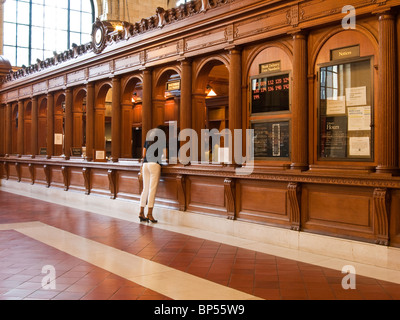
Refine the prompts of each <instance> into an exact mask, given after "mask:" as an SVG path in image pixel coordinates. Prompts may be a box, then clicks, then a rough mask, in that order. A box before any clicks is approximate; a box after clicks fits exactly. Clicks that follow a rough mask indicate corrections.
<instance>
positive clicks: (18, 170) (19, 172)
mask: <svg viewBox="0 0 400 320" xmlns="http://www.w3.org/2000/svg"><path fill="white" fill-rule="evenodd" d="M15 170H16V172H17V181H18V182H21V165H20V163H19V162H16V163H15Z"/></svg>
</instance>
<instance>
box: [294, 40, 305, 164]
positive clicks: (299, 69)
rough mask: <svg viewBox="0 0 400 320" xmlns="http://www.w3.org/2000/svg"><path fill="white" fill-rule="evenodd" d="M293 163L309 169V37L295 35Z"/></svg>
mask: <svg viewBox="0 0 400 320" xmlns="http://www.w3.org/2000/svg"><path fill="white" fill-rule="evenodd" d="M293 56H294V57H293V84H292V97H293V99H292V114H293V119H292V164H291V169H298V170H307V169H308V134H307V133H308V105H307V102H308V99H307V93H308V91H307V83H308V79H307V37H306V35H304V34H302V33H296V34H294V35H293Z"/></svg>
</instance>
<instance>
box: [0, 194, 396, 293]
mask: <svg viewBox="0 0 400 320" xmlns="http://www.w3.org/2000/svg"><path fill="white" fill-rule="evenodd" d="M132 214H133V215H134V214H135V213H132ZM23 222H26V223H28V225H29V224H30V223H32V222H34V223H38V222H40V224H42V225H43V226H45V228H44V229H43V230H44V231H46V230H50V229H46V228H53V229H54V230H60V233H62V232H65V233H68V234H70V235H77V236H79V239H81V240H82V241H84V240H85V239H88V240H90V241H91V243H96V244H101V245H104V248H107V247H111V248H112V249H113V250H114V249H117V250H119V251H121V252H122V253H124V254H130V255H131V256H132V257H133V258H134V257H138V258H141V259H142V261H151V262H153V263H156V264H157V265H161V266H165V267H168V268H170V269H168V270H176V271H179V272H183V273H184V274H187V275H188V276H190V277H193V278H190V279H197V278H199V279H203V280H207V281H210V283H212V284H213V285H215V286H216V288H218V285H220V286H223V287H226V288H231V289H234V290H233V291H232V292H233V293H235V292H236V290H237V291H239V292H242V293H243V294H249V295H251V296H249V297H248V298H249V299H251V298H252V296H254V297H259V298H262V299H274V300H282V299H361V300H365V299H388V300H389V299H396V300H398V299H400V285H399V284H395V283H391V282H387V281H382V280H377V279H373V278H369V277H364V276H360V275H357V278H356V280H357V283H356V284H357V286H356V289H355V290H344V289H343V288H342V285H341V282H342V279H343V276H344V275H343V274H342V273H341V272H340V271H338V270H332V269H329V268H323V267H320V266H316V265H312V264H308V263H304V262H299V261H295V260H290V259H285V258H280V257H277V256H273V255H269V254H265V253H261V252H257V251H254V250H247V249H243V248H239V247H235V246H231V245H227V244H223V243H220V242H215V241H210V240H204V239H201V238H195V237H191V236H189V235H184V234H180V233H176V232H171V231H167V230H162V229H160V228H153V227H151V226H147V225H145V224H139V223H135V222H130V221H125V220H120V219H115V218H111V217H106V216H102V215H97V214H94V213H89V212H85V211H81V210H77V209H71V208H68V207H64V206H59V205H55V204H51V203H47V202H43V201H39V200H34V199H30V198H25V197H22V196H18V195H15V194H11V193H6V192H0V299H73V300H78V299H93V300H97V299H157V300H158V299H160V300H161V299H173V298H171V296H168V295H165V294H162V293H160V292H159V291H162V290H161V288H160V290H155V289H154V288H157V284H154V285H153V284H151V285H149V286H143V285H140V284H138V283H135V282H134V281H130V280H128V279H126V278H125V277H122V276H120V275H118V274H115V273H114V272H112V268H111V267H110V268H102V267H99V266H98V265H94V264H93V263H90V262H88V261H86V260H90V259H86V258H85V257H84V256H82V258H78V257H76V256H73V255H71V254H69V253H67V252H65V251H63V250H60V249H57V248H55V247H54V246H53V245H52V243H51V242H49V243H48V244H45V243H43V241H38V240H35V239H33V238H32V237H31V236H27V235H25V234H23V231H21V230H23V228H24V227H23V225H21V223H23ZM7 225H20V226H21V229H16V230H19V231H21V232H19V231H16V230H14V229H13V228H8V227H7ZM2 226H3V228H2ZM50 226H51V227H50ZM53 229H51V230H53ZM40 230H42V229H40ZM27 232H28V229H27ZM55 234H57V233H55ZM46 236H47V235H46V234H44V235H38V236H37V237H38V238H41V237H43V239H44V238H45V237H46ZM66 242H67V243H66V244H65V245H66V247H67V245H68V241H66ZM60 248H62V247H60ZM80 249H81V250H83V249H84V248H80ZM108 251H109V250H107V249H105V251H104V256H106V255H107V253H108ZM44 265H54V267H55V269H56V276H57V278H56V283H57V286H56V289H55V290H44V289H43V288H42V284H41V282H42V280H43V278H44V276H45V274H43V273H41V271H42V267H43V266H44ZM108 269H110V270H111V271H110V270H108ZM137 279H139V278H137ZM187 286H188V288H189V289H191V282H188V285H187ZM149 287H151V288H149ZM202 290H203V291H204V292H205V293H207V291H208V292H210V290H214V289H212V288H211V286H210V287H207V286H205V287H204V288H202ZM171 292H172V291H171ZM204 292H198V294H199V297H204ZM195 293H196V292H195ZM171 295H172V294H171ZM244 297H246V296H245V295H244Z"/></svg>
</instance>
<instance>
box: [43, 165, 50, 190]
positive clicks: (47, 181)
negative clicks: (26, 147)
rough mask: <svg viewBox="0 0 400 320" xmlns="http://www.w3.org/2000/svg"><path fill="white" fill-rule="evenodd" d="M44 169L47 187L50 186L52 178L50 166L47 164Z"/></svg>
mask: <svg viewBox="0 0 400 320" xmlns="http://www.w3.org/2000/svg"><path fill="white" fill-rule="evenodd" d="M43 170H44V175H45V177H46V187H47V188H50V183H51V180H50V167H49V166H48V165H46V164H45V165H44V166H43Z"/></svg>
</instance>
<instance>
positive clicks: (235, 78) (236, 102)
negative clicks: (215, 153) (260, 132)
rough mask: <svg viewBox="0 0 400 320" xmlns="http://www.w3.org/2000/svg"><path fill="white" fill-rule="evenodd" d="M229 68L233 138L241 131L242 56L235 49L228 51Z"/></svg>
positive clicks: (230, 113)
mask: <svg viewBox="0 0 400 320" xmlns="http://www.w3.org/2000/svg"><path fill="white" fill-rule="evenodd" d="M230 58H231V60H230V68H229V129H230V131H231V133H232V138H233V137H234V130H235V129H241V123H242V54H241V51H240V50H239V49H237V48H232V49H230ZM232 141H233V145H232V146H230V147H231V151H232V164H235V157H234V156H235V149H234V144H235V141H234V139H232Z"/></svg>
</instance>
